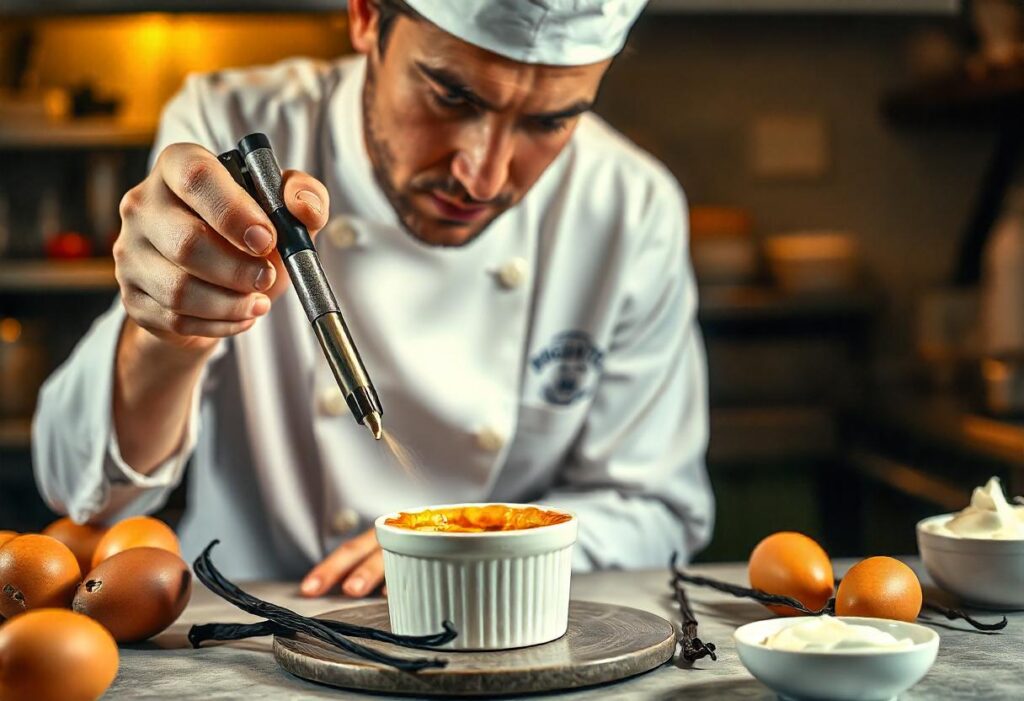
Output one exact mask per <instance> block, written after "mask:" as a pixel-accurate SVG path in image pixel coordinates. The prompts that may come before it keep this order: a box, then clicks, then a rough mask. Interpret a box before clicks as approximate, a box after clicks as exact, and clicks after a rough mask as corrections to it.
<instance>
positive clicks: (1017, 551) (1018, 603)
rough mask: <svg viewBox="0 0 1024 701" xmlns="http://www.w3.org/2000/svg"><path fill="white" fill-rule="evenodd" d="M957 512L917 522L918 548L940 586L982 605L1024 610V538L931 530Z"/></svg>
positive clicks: (930, 572)
mask: <svg viewBox="0 0 1024 701" xmlns="http://www.w3.org/2000/svg"><path fill="white" fill-rule="evenodd" d="M954 516H956V514H942V515H941V516H932V517H931V518H926V519H924V520H923V521H921V522H919V523H918V524H917V549H918V552H920V553H921V561H922V562H923V563H924V566H925V569H926V570H928V575H929V576H930V577H931V578H932V579H933V580H934V581H935V583H936V584H938V585H939V586H940V587H942V588H943V589H945V590H946V591H948V592H950V593H951V594H955V595H956V596H958V597H960V598H961V599H963V600H964V601H966V602H967V603H969V604H973V605H975V606H980V607H982V608H991V609H1000V610H1012V609H1024V540H992V539H990V538H957V537H955V536H948V535H943V534H941V533H933V532H931V531H930V530H928V529H929V528H931V527H934V526H941V525H943V524H944V523H946V522H947V521H949V520H950V519H952V518H953V517H954Z"/></svg>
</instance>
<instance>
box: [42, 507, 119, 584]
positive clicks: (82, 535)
mask: <svg viewBox="0 0 1024 701" xmlns="http://www.w3.org/2000/svg"><path fill="white" fill-rule="evenodd" d="M106 532H107V528H106V526H96V525H93V524H91V523H83V524H79V523H75V522H74V521H72V520H71V519H70V518H68V517H67V516H65V517H64V518H59V519H57V520H56V521H54V522H53V523H51V524H50V525H49V526H47V527H46V528H44V529H43V535H48V536H50V537H51V538H56V539H57V540H59V541H60V542H62V543H64V545H66V546H68V547H69V548H70V549H71V552H73V553H74V554H75V558H76V559H77V560H78V566H79V567H80V568H81V569H82V572H88V571H89V570H90V569H92V554H93V552H94V551H95V550H96V544H97V543H98V542H100V538H102V537H103V534H104V533H106Z"/></svg>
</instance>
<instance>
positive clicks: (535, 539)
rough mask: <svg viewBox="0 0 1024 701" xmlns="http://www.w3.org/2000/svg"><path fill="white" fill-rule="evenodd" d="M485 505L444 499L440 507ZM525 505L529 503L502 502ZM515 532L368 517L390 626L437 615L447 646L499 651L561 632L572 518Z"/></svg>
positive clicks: (434, 627) (400, 628) (422, 624)
mask: <svg viewBox="0 0 1024 701" xmlns="http://www.w3.org/2000/svg"><path fill="white" fill-rule="evenodd" d="M488 505H489V504H446V505H441V506H430V507H425V508H424V509H406V510H405V511H406V512H407V513H415V512H417V511H423V510H425V509H426V508H429V509H447V508H456V507H464V506H488ZM501 505H502V506H507V507H510V508H527V507H530V506H534V505H532V504H501ZM539 508H542V509H544V510H546V511H554V512H557V513H563V514H567V515H569V516H571V517H572V518H570V519H569V520H568V521H563V522H562V523H556V524H554V525H551V526H540V527H537V528H528V529H523V530H515V531H494V532H486V533H432V532H422V531H415V530H411V529H408V528H398V527H395V526H388V525H386V524H385V523H384V522H385V521H386V520H387V519H389V518H394V517H397V516H398V514H397V513H393V514H385V515H384V516H381V517H380V518H378V519H377V521H376V522H375V524H374V525H375V526H376V530H377V541H378V542H379V543H380V546H381V549H382V550H383V551H384V578H385V581H386V582H387V587H388V612H389V615H390V618H391V629H392V630H393V631H394V632H396V633H401V634H404V635H427V634H430V633H436V632H438V631H439V630H440V629H441V621H443V620H445V619H447V620H450V621H452V623H454V624H455V628H456V629H457V630H458V631H459V635H458V637H457V638H455V640H454V641H452V642H451V643H449V644H448V645H447V647H448V648H450V649H453V650H503V649H508V648H515V647H525V646H527V645H537V644H539V643H546V642H548V641H551V640H554V639H556V638H559V637H561V636H562V635H564V634H565V630H566V627H567V626H568V620H569V578H570V575H571V568H572V546H573V544H574V543H575V542H576V531H577V525H578V521H577V519H576V517H575V516H574V515H573V514H571V513H570V512H568V511H563V510H561V509H555V508H552V507H549V506H540V507H539Z"/></svg>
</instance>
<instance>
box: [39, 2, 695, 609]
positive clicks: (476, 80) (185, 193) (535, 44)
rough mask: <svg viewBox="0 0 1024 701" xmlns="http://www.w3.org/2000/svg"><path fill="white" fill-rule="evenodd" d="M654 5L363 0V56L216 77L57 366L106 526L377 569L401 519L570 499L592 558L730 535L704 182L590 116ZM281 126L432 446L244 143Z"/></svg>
mask: <svg viewBox="0 0 1024 701" xmlns="http://www.w3.org/2000/svg"><path fill="white" fill-rule="evenodd" d="M643 4H644V1H643V0H533V1H531V2H516V1H513V0H480V1H479V2H474V3H466V2H464V1H463V0H404V1H402V0H350V1H349V3H348V8H349V9H348V13H349V25H350V32H351V38H352V44H353V46H354V48H355V49H356V51H357V53H358V56H357V57H356V58H345V59H343V60H339V61H336V62H333V63H326V64H325V63H317V62H312V61H308V60H289V61H284V62H282V63H279V64H277V65H274V66H270V67H265V68H255V69H246V70H228V71H222V72H218V73H215V74H212V75H204V76H192V77H190V78H189V79H188V80H187V81H186V83H185V85H184V87H183V89H182V90H181V92H180V93H179V94H178V95H177V96H176V97H174V98H173V99H172V100H171V101H170V103H169V104H168V105H167V107H166V109H165V112H164V114H163V118H162V121H161V124H160V128H159V133H158V136H157V140H156V144H155V148H154V151H153V163H152V168H151V172H150V174H149V176H148V177H147V178H146V179H145V180H144V181H143V182H142V183H140V184H139V185H137V186H136V187H134V188H132V189H131V190H130V191H128V193H127V194H126V195H125V196H124V198H123V200H122V202H121V216H122V229H121V233H120V236H119V238H118V240H117V243H116V245H115V249H114V260H115V262H116V273H117V280H118V284H119V286H120V295H119V298H118V300H117V302H116V304H115V305H114V307H113V308H112V309H111V310H110V311H108V312H107V313H106V314H105V315H104V316H102V317H101V318H99V319H98V320H97V321H96V322H95V324H94V325H93V327H92V328H91V330H90V331H89V333H88V334H87V335H86V336H85V338H84V339H83V340H82V341H81V342H80V344H79V345H78V347H77V348H76V350H75V351H74V353H73V354H72V356H71V358H70V359H69V360H68V361H67V362H66V363H65V364H64V365H63V366H62V367H61V368H59V369H58V370H57V371H56V373H55V374H54V375H53V376H52V377H51V378H50V379H49V380H48V382H47V383H46V385H45V387H44V388H43V390H42V393H41V397H40V402H39V408H38V411H37V415H36V418H35V424H34V434H33V439H34V451H35V461H34V464H35V469H36V477H37V481H38V484H39V487H40V490H41V492H42V494H43V496H44V497H45V499H46V501H47V502H48V503H49V504H50V505H51V507H52V508H54V509H55V510H58V511H62V512H66V513H68V514H70V515H71V517H72V518H73V519H75V520H76V521H86V520H98V521H111V520H116V519H119V518H122V517H125V516H127V515H131V514H139V513H147V512H153V511H155V510H157V509H159V508H160V507H161V506H162V505H163V504H164V502H165V500H166V499H167V497H168V495H169V494H170V492H171V491H172V490H173V489H174V488H175V487H176V486H177V485H178V484H179V483H180V482H181V480H182V479H183V477H184V474H185V469H186V465H187V464H188V465H189V466H190V467H189V474H188V485H187V490H188V493H187V504H188V509H187V512H186V513H185V515H184V518H183V520H182V522H181V523H180V525H179V535H180V538H181V541H182V548H183V551H184V555H185V557H186V558H189V559H191V558H193V557H194V556H195V555H196V554H197V553H198V552H199V551H200V550H201V549H202V547H203V546H205V545H206V544H207V543H208V542H209V541H210V540H211V539H213V538H220V539H221V540H222V541H223V547H221V548H220V549H218V551H217V564H218V566H220V567H222V569H223V570H224V571H225V572H226V573H228V574H229V575H230V576H232V577H236V578H244V579H250V578H282V577H302V578H303V579H302V585H301V589H302V592H303V593H305V594H307V595H310V596H318V595H322V594H325V593H327V592H331V591H338V588H339V586H340V590H341V591H342V592H343V593H345V594H348V595H350V596H363V595H366V594H368V593H371V592H373V591H375V590H376V589H377V588H378V586H379V585H380V584H381V582H382V578H383V564H382V556H381V553H380V550H379V547H378V545H377V543H376V539H375V537H374V535H373V531H372V521H373V519H374V517H376V516H377V515H379V514H382V513H386V512H390V511H395V510H399V509H404V508H410V507H415V506H422V505H430V504H442V503H456V502H485V501H505V502H539V503H543V504H550V505H553V506H558V507H562V508H566V509H570V510H572V511H573V512H575V513H576V514H577V515H578V516H579V520H580V533H579V541H578V543H577V545H576V548H575V551H574V552H575V554H574V558H575V560H574V567H575V568H576V569H577V570H578V571H583V570H589V569H595V568H639V567H661V566H664V565H665V564H666V563H667V562H668V559H669V556H670V555H671V553H672V552H674V551H678V552H679V553H680V555H681V556H683V557H684V558H685V557H688V556H689V555H692V554H693V553H694V552H696V551H697V550H698V549H700V548H701V547H702V546H703V545H704V544H705V543H706V542H707V540H708V538H709V535H710V531H711V527H712V514H713V503H712V497H711V493H710V489H709V486H708V480H707V476H706V473H705V469H704V462H703V457H704V453H705V448H706V442H707V391H706V380H705V375H706V373H705V361H704V355H703V350H702V343H701V339H700V334H699V330H698V327H697V324H696V321H695V311H696V308H697V298H696V294H695V288H694V280H693V276H692V272H691V269H690V266H689V263H688V261H687V258H686V253H685V251H686V244H687V240H686V236H687V226H686V216H685V213H686V206H685V202H684V200H683V196H682V193H681V191H680V188H679V186H678V185H677V183H676V182H675V180H674V179H673V178H672V176H671V175H670V174H669V173H668V171H667V170H666V169H665V168H664V167H663V166H662V165H661V164H659V163H658V162H657V161H655V160H654V159H653V158H651V157H650V156H649V155H647V154H645V153H643V152H642V151H640V150H639V149H637V148H636V147H635V146H633V145H632V144H630V143H629V142H628V141H627V140H626V139H625V138H623V137H622V136H621V135H620V134H618V133H616V132H615V131H614V130H613V129H611V128H610V127H609V126H608V125H607V124H605V123H604V122H602V121H601V120H600V119H598V118H597V117H595V116H594V115H592V114H591V113H590V108H591V106H592V105H593V103H594V100H595V98H596V96H597V92H598V87H599V85H600V82H601V79H602V78H603V76H604V74H605V71H606V70H607V68H608V66H609V64H610V62H611V60H612V58H613V57H614V56H615V55H616V54H617V53H618V52H619V51H620V49H621V48H622V46H623V44H624V42H625V39H626V35H627V32H628V30H629V28H630V26H631V25H632V23H633V21H634V20H635V18H636V16H637V14H639V12H640V10H641V9H642V6H643ZM254 131H260V132H264V133H266V134H267V135H268V136H269V138H270V141H271V143H272V144H273V145H274V148H275V151H276V153H277V157H278V160H279V161H280V162H281V164H282V167H283V168H285V169H287V170H286V172H285V177H284V187H283V190H284V193H283V194H284V200H285V203H286V205H287V206H288V208H289V210H290V211H291V212H292V213H293V214H294V215H295V216H296V217H298V218H299V219H300V220H301V221H302V222H303V223H305V224H306V225H307V226H308V227H309V229H310V230H311V232H314V233H315V234H316V246H317V249H318V251H319V254H320V257H321V259H322V261H323V265H324V267H325V269H326V271H327V275H328V277H329V279H330V281H331V284H332V285H333V287H334V290H335V292H336V294H337V296H338V298H339V300H340V302H341V306H342V308H343V310H344V313H345V316H346V319H347V321H348V325H349V328H350V329H351V333H352V336H353V338H354V339H355V341H356V343H357V345H358V347H359V350H360V352H361V354H362V356H363V359H364V361H365V364H366V367H367V369H368V371H369V373H370V375H371V377H372V379H373V381H374V383H375V385H376V388H377V391H378V393H379V395H380V399H381V403H382V405H383V407H384V415H383V422H384V426H385V429H386V431H388V433H389V434H390V435H392V436H393V437H394V438H395V439H396V440H397V441H399V442H400V443H401V444H402V445H403V446H404V447H405V448H406V449H407V450H408V452H409V454H410V456H411V462H412V464H413V472H411V473H410V472H409V471H407V470H406V469H404V468H403V466H402V465H401V464H400V462H399V461H397V460H395V459H394V457H393V456H392V454H391V453H390V452H389V451H388V450H386V448H385V447H384V445H383V443H381V442H377V441H374V440H373V438H372V436H370V435H369V433H368V432H367V431H366V429H365V428H364V427H361V426H359V425H358V424H357V423H356V422H355V421H353V420H352V417H351V415H350V414H349V412H348V408H347V406H346V403H345V400H344V398H343V396H342V394H341V392H340V391H339V389H338V387H337V384H336V382H335V380H334V378H333V376H332V374H331V370H330V368H329V367H328V365H327V363H326V361H325V360H324V357H323V355H322V353H321V352H320V350H319V348H318V347H317V341H316V338H315V336H314V334H313V333H312V332H311V330H310V328H309V323H308V321H307V320H306V317H305V315H304V313H303V310H302V307H301V305H300V303H299V301H298V299H297V297H296V295H295V294H294V293H292V292H291V291H290V290H288V289H287V288H288V286H289V281H288V277H287V275H286V274H285V272H284V270H283V268H282V266H281V260H280V257H279V256H278V254H277V253H276V252H275V249H274V243H275V234H274V230H273V227H272V226H271V224H270V221H269V220H268V218H267V217H266V215H265V214H264V213H263V212H262V211H261V209H260V208H259V206H258V205H257V203H256V202H255V201H253V200H252V199H251V198H250V197H249V196H248V195H247V194H246V193H245V191H244V190H242V189H241V188H240V187H238V186H237V185H235V183H234V182H233V181H232V179H231V177H230V176H229V174H228V173H227V171H226V170H225V169H223V168H222V167H221V165H220V164H219V163H218V161H217V159H216V155H215V154H217V153H219V152H222V151H226V150H228V149H230V148H232V147H233V146H234V144H235V143H236V142H237V140H238V139H239V138H240V137H241V136H243V135H245V134H248V133H250V132H254Z"/></svg>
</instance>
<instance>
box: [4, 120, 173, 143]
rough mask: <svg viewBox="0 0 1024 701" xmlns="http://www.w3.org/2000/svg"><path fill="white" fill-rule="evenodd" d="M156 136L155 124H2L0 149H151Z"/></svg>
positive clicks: (45, 122) (103, 122) (86, 122)
mask: <svg viewBox="0 0 1024 701" xmlns="http://www.w3.org/2000/svg"><path fill="white" fill-rule="evenodd" d="M155 136H156V125H155V124H152V123H126V122H122V121H119V120H116V119H111V118H89V119H77V120H74V121H65V122H47V121H41V122H20V123H10V122H7V123H0V148H6V149H40V148H148V147H149V146H151V145H152V143H153V139H154V137H155Z"/></svg>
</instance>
